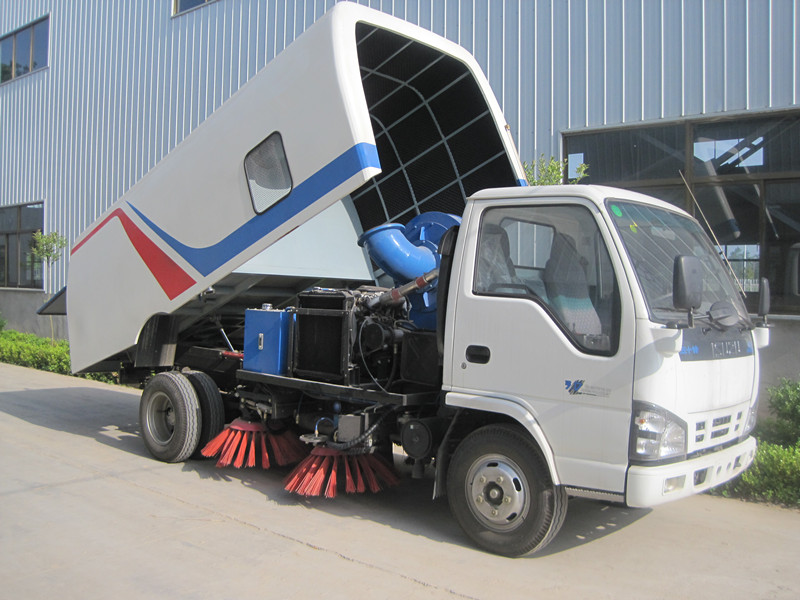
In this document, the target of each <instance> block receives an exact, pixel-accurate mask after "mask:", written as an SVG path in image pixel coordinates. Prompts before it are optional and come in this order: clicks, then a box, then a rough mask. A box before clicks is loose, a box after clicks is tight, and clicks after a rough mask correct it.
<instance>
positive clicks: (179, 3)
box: [174, 0, 213, 14]
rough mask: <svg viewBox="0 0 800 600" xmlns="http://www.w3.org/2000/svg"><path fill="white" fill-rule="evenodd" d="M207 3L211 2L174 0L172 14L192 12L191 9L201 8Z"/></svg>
mask: <svg viewBox="0 0 800 600" xmlns="http://www.w3.org/2000/svg"><path fill="white" fill-rule="evenodd" d="M209 1H213V0H175V10H174V14H178V13H182V12H186V11H187V10H192V9H193V8H197V7H198V6H202V5H203V4H205V3H206V2H209Z"/></svg>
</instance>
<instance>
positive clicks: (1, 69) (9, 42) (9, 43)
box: [0, 35, 14, 83]
mask: <svg viewBox="0 0 800 600" xmlns="http://www.w3.org/2000/svg"><path fill="white" fill-rule="evenodd" d="M13 76H14V36H13V35H11V36H8V37H7V38H3V39H2V40H0V83H2V82H4V81H9V80H10V79H11V78H12V77H13Z"/></svg>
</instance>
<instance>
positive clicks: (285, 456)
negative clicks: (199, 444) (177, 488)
mask: <svg viewBox="0 0 800 600" xmlns="http://www.w3.org/2000/svg"><path fill="white" fill-rule="evenodd" d="M270 451H271V452H270ZM200 453H201V454H202V455H203V456H206V457H212V456H216V455H217V454H219V460H217V466H218V467H226V466H228V465H230V464H231V463H233V466H234V467H236V468H237V469H239V468H241V467H243V466H246V467H255V466H256V462H259V461H260V463H261V466H262V467H263V468H264V469H269V467H270V453H271V454H272V458H273V460H274V462H275V464H277V465H279V466H284V465H288V464H292V463H295V462H298V461H300V460H303V459H304V458H305V457H306V455H307V451H306V447H305V446H304V445H303V443H302V442H300V440H298V439H297V438H296V437H295V436H293V435H292V434H291V433H290V432H289V431H283V432H281V433H273V432H272V431H270V429H269V427H267V426H266V425H265V424H263V423H261V422H253V421H245V420H244V419H235V420H234V421H233V422H232V423H231V424H230V425H228V426H227V427H226V428H225V429H223V430H222V431H221V432H220V433H219V435H217V436H216V437H215V438H214V439H212V440H211V441H210V442H208V444H206V446H205V448H203V449H202V450H201V451H200Z"/></svg>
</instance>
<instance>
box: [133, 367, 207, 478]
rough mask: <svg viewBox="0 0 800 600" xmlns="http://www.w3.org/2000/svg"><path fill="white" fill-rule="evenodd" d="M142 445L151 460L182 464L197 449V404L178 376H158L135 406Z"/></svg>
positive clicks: (191, 389)
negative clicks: (151, 456)
mask: <svg viewBox="0 0 800 600" xmlns="http://www.w3.org/2000/svg"><path fill="white" fill-rule="evenodd" d="M139 423H140V424H141V427H142V438H143V439H144V445H145V446H146V447H147V450H148V451H149V452H150V454H152V455H153V457H154V458H157V459H158V460H162V461H164V462H169V463H175V462H183V461H184V460H186V459H187V458H189V457H190V456H191V455H192V454H193V453H194V451H195V450H196V449H197V445H198V441H199V439H200V429H201V426H202V415H201V413H200V401H199V400H198V398H197V393H196V392H195V391H194V387H192V384H191V383H189V380H188V379H187V378H186V377H184V376H183V375H181V374H180V373H175V372H167V373H159V374H158V375H156V376H155V377H153V378H152V379H151V380H150V381H148V382H147V385H145V386H144V392H142V401H141V403H140V404H139Z"/></svg>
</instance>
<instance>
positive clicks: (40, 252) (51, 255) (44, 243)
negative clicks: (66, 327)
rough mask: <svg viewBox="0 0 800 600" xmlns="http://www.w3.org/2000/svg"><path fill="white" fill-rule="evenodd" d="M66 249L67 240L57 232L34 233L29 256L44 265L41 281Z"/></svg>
mask: <svg viewBox="0 0 800 600" xmlns="http://www.w3.org/2000/svg"><path fill="white" fill-rule="evenodd" d="M66 247H67V238H65V237H64V236H63V235H61V234H60V233H58V232H57V231H51V232H50V233H48V234H46V235H45V234H44V233H42V232H41V231H36V232H34V234H33V240H32V241H31V254H32V255H33V257H34V258H35V259H36V260H40V261H42V262H43V263H44V264H45V269H46V270H45V274H44V277H43V279H46V278H47V275H48V274H49V273H50V269H51V268H52V266H53V263H55V262H57V261H58V260H60V259H61V251H62V250H63V249H64V248H66ZM50 339H51V340H54V339H55V332H54V328H53V316H52V315H50Z"/></svg>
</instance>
